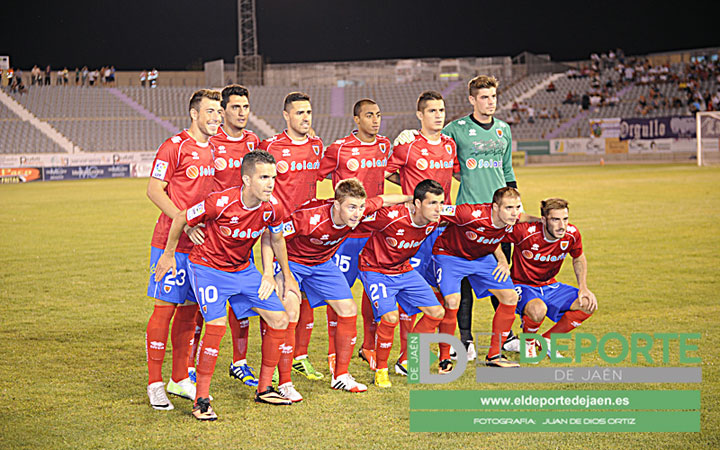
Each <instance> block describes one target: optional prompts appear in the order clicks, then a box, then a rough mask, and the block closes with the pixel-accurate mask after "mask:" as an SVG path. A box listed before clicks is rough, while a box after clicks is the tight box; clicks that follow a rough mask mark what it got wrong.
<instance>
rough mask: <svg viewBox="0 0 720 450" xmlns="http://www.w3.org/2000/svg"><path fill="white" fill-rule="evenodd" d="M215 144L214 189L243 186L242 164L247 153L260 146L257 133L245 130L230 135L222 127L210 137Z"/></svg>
mask: <svg viewBox="0 0 720 450" xmlns="http://www.w3.org/2000/svg"><path fill="white" fill-rule="evenodd" d="M210 142H211V143H212V144H213V145H214V146H215V185H214V187H213V191H216V192H217V191H224V190H225V189H229V188H231V187H234V186H242V177H241V176H240V166H241V165H242V160H243V157H244V156H245V155H247V154H248V153H250V152H251V151H253V150H255V149H256V148H258V145H259V144H260V139H259V138H258V137H257V135H256V134H255V133H253V132H252V131H249V130H243V134H242V136H240V137H239V138H234V137H231V136H228V135H227V133H225V130H223V129H222V127H220V128H219V129H218V132H217V134H216V135H215V136H213V137H211V138H210Z"/></svg>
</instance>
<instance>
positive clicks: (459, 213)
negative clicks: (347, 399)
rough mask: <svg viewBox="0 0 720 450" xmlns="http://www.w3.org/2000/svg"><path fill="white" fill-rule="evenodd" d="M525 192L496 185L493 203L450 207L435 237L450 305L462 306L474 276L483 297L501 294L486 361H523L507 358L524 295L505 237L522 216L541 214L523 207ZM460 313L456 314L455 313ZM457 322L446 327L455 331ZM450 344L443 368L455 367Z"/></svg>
mask: <svg viewBox="0 0 720 450" xmlns="http://www.w3.org/2000/svg"><path fill="white" fill-rule="evenodd" d="M521 207H522V205H521V202H520V193H519V192H518V191H517V189H515V188H511V187H504V188H500V189H498V190H497V191H495V194H494V195H493V201H492V203H481V204H471V203H465V204H462V205H457V206H450V207H446V208H445V211H444V213H443V219H444V220H447V221H448V222H450V224H449V225H448V227H447V228H446V229H445V231H444V232H443V234H441V235H440V237H439V238H438V239H437V241H435V246H434V247H433V262H434V265H435V276H436V279H437V284H438V286H439V287H440V292H442V294H443V296H444V297H445V307H446V308H448V309H449V310H452V311H455V312H457V308H458V306H459V305H460V282H461V281H462V279H463V278H465V277H468V280H469V281H470V286H472V288H473V290H474V291H475V295H477V297H478V298H482V297H487V296H489V295H491V294H492V295H495V296H496V297H497V298H498V300H499V301H500V305H499V306H498V308H497V310H496V311H495V315H494V316H493V320H492V337H491V338H490V350H489V351H488V355H487V357H486V358H485V364H486V365H488V366H490V367H517V366H518V364H517V363H515V362H513V361H509V360H507V359H505V358H504V357H503V355H502V353H501V351H500V350H501V347H502V344H503V342H504V340H505V338H506V337H507V335H508V333H510V328H511V327H512V324H513V322H514V321H515V306H516V305H517V302H518V295H517V293H516V292H515V290H514V289H513V284H512V281H510V278H509V275H510V267H509V265H508V262H507V259H506V258H505V255H504V254H503V252H502V249H501V248H500V242H501V241H502V240H503V239H504V238H505V236H506V235H507V234H508V233H510V232H511V231H512V230H513V226H514V225H515V223H516V222H518V220H519V221H521V222H525V221H528V220H537V218H533V217H528V216H525V215H523V214H522V213H521V212H520V209H521ZM493 256H494V257H493ZM455 318H456V316H455ZM455 323H456V322H453V323H452V324H451V325H452V326H451V327H448V329H447V330H446V331H444V332H446V333H450V334H452V333H454V332H455ZM451 367H452V363H451V361H450V346H449V345H447V344H442V345H441V346H440V373H447V372H449V371H450V368H451Z"/></svg>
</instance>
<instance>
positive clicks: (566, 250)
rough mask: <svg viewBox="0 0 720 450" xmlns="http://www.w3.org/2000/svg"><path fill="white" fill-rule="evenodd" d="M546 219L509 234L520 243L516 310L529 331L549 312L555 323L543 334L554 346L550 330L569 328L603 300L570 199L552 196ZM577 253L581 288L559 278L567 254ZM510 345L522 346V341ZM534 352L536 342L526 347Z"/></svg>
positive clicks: (574, 255) (514, 271) (575, 261)
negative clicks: (590, 282) (594, 288)
mask: <svg viewBox="0 0 720 450" xmlns="http://www.w3.org/2000/svg"><path fill="white" fill-rule="evenodd" d="M540 211H541V213H542V224H540V223H523V224H518V225H517V226H516V227H514V228H513V231H512V232H511V233H510V234H508V236H507V238H508V239H509V240H510V241H511V242H512V243H513V244H514V245H515V252H514V253H513V264H512V269H511V271H510V276H511V277H512V280H513V283H515V290H516V291H517V293H518V294H519V295H520V300H519V301H518V304H517V309H516V312H517V313H518V314H519V315H520V317H522V328H523V333H537V332H538V330H539V329H540V325H541V324H542V322H543V320H544V319H545V317H546V316H547V317H549V318H550V320H552V321H553V322H555V326H553V327H552V328H550V329H549V330H548V331H547V332H545V334H543V337H544V338H545V340H546V342H547V344H546V349H547V354H548V355H551V351H550V335H551V334H553V333H568V332H570V331H572V330H574V329H575V328H577V327H579V326H580V324H581V323H582V322H583V321H584V320H586V319H587V318H588V317H590V315H591V314H592V313H593V312H595V310H596V309H597V299H596V298H595V294H593V293H592V292H591V291H590V289H588V287H587V259H586V258H585V254H584V253H583V248H582V238H581V236H580V231H578V229H577V227H576V226H574V225H572V224H570V223H568V202H567V200H563V199H561V198H550V199H547V200H543V201H542V202H540ZM568 254H569V255H570V256H572V258H573V270H574V271H575V277H576V278H577V282H578V286H579V289H578V288H576V287H574V286H570V285H568V284H564V283H559V282H558V281H557V280H555V276H556V275H557V274H558V272H559V271H560V267H561V266H562V263H563V262H564V261H565V258H566V257H567V255H568ZM515 341H516V343H517V344H518V345H516V346H515V345H513V348H511V349H509V350H513V351H520V345H519V343H520V341H519V340H517V339H516V340H515ZM525 349H526V355H527V356H528V357H532V356H535V345H534V342H528V343H527V345H526V346H525Z"/></svg>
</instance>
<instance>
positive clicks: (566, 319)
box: [543, 310, 590, 339]
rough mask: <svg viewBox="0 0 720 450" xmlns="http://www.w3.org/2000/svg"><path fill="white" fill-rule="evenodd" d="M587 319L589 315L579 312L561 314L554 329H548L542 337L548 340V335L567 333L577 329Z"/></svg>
mask: <svg viewBox="0 0 720 450" xmlns="http://www.w3.org/2000/svg"><path fill="white" fill-rule="evenodd" d="M588 317H590V314H588V313H586V312H583V311H580V310H577V311H567V312H566V313H565V314H563V316H562V317H561V318H560V320H558V322H557V323H556V324H555V326H554V327H552V328H550V329H549V330H547V331H546V332H545V334H543V337H544V338H547V339H550V335H551V334H553V333H568V332H570V331H572V330H574V329H575V328H577V327H579V326H580V324H581V323H583V321H584V320H585V319H587V318H588Z"/></svg>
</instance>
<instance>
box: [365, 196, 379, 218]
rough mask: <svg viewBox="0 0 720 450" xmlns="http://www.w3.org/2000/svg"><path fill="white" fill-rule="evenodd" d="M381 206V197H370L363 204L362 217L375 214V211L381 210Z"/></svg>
mask: <svg viewBox="0 0 720 450" xmlns="http://www.w3.org/2000/svg"><path fill="white" fill-rule="evenodd" d="M382 205H383V199H382V198H381V197H372V198H369V199H367V201H366V202H365V213H364V216H366V217H367V216H369V215H371V214H375V212H376V211H377V210H379V209H380V208H382Z"/></svg>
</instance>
